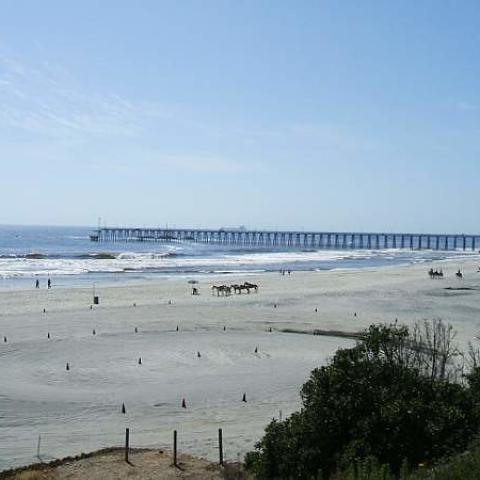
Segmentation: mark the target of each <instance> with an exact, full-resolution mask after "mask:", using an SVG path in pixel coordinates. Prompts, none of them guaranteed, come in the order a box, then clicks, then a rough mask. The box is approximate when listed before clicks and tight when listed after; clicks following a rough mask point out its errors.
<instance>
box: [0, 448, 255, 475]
mask: <svg viewBox="0 0 480 480" xmlns="http://www.w3.org/2000/svg"><path fill="white" fill-rule="evenodd" d="M240 475H241V476H240ZM176 478H183V479H189V480H220V479H224V478H232V479H233V478H244V479H246V478H247V476H246V474H244V473H243V472H242V469H241V467H240V466H239V465H235V464H226V465H225V466H223V467H220V466H219V465H216V464H213V463H211V462H208V461H206V460H202V459H199V458H195V457H192V456H189V455H181V456H179V458H178V460H177V466H174V465H173V460H172V457H171V456H170V455H169V454H168V453H166V452H163V451H158V450H137V451H130V454H129V462H128V463H127V462H125V457H124V452H123V450H118V449H106V450H103V451H99V452H94V453H92V454H88V455H84V456H82V458H67V459H64V460H61V461H58V462H55V464H54V465H32V466H31V467H29V468H28V469H19V470H18V471H11V472H5V473H3V474H2V473H0V480H86V479H92V480H97V479H102V480H122V479H129V480H136V479H138V480H154V479H155V480H170V479H176Z"/></svg>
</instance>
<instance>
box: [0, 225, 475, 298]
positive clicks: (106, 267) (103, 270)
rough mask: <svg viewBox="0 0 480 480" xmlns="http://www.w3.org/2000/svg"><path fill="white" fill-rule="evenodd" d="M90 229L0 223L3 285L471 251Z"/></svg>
mask: <svg viewBox="0 0 480 480" xmlns="http://www.w3.org/2000/svg"><path fill="white" fill-rule="evenodd" d="M92 231H93V228H92V227H49V226H0V288H1V289H10V288H13V289H18V288H32V286H34V284H35V281H36V279H39V280H40V283H41V286H44V285H46V280H47V278H50V279H51V281H52V284H53V285H55V286H76V285H78V286H81V285H87V284H92V282H100V283H102V284H106V285H113V284H119V283H122V284H123V283H131V282H142V281H148V280H154V279H156V278H158V277H160V276H161V277H169V276H178V275H183V276H187V277H194V276H198V275H212V274H225V275H228V274H236V273H239V272H242V273H244V274H258V273H262V272H269V271H279V270H282V269H285V270H288V269H289V270H292V271H298V270H310V271H312V270H313V271H315V270H331V269H344V268H367V267H370V268H371V267H384V266H394V265H401V264H410V263H419V262H430V261H436V260H445V259H448V258H453V257H460V256H472V255H475V253H469V252H464V251H448V252H439V251H429V250H422V251H411V250H407V249H404V250H402V249H388V250H311V249H308V250H305V249H299V248H296V249H293V248H290V249H285V248H284V249H279V248H275V249H258V248H257V249H253V248H239V247H238V246H232V247H228V246H223V245H222V246H215V245H205V244H196V243H191V242H183V243H170V244H169V243H151V242H147V243H144V242H129V243H96V242H91V241H90V238H89V234H90V233H91V232H92Z"/></svg>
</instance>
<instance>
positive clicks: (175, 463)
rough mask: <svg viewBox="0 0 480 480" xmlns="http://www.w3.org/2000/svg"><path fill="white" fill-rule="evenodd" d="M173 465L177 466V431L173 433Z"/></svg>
mask: <svg viewBox="0 0 480 480" xmlns="http://www.w3.org/2000/svg"><path fill="white" fill-rule="evenodd" d="M173 464H174V465H175V467H176V466H177V431H176V430H174V431H173Z"/></svg>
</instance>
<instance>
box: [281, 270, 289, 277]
mask: <svg viewBox="0 0 480 480" xmlns="http://www.w3.org/2000/svg"><path fill="white" fill-rule="evenodd" d="M291 273H292V271H291V270H283V269H282V270H280V275H283V276H285V274H288V276H290V274H291Z"/></svg>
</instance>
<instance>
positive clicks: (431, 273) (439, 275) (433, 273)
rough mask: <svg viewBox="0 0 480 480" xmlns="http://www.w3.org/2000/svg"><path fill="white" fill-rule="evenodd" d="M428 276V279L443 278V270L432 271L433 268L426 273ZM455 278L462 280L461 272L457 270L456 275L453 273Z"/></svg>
mask: <svg viewBox="0 0 480 480" xmlns="http://www.w3.org/2000/svg"><path fill="white" fill-rule="evenodd" d="M479 270H480V267H479ZM428 275H429V276H430V278H443V270H433V268H431V269H430V270H429V271H428ZM455 276H456V277H457V278H463V273H462V271H461V270H458V271H457V273H455Z"/></svg>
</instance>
